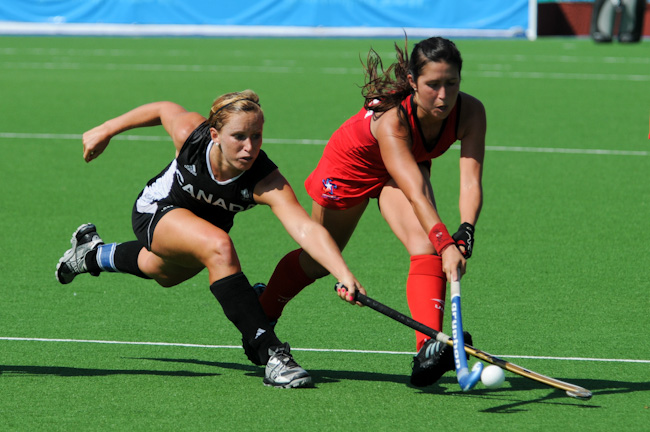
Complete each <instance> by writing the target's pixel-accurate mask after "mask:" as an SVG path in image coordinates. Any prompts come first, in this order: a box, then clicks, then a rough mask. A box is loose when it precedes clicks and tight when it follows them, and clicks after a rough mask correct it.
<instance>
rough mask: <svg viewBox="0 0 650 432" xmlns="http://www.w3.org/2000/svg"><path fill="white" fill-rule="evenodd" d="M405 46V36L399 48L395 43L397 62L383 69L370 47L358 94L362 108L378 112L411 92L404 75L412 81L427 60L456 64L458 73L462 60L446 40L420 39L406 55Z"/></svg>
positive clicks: (387, 108) (452, 44)
mask: <svg viewBox="0 0 650 432" xmlns="http://www.w3.org/2000/svg"><path fill="white" fill-rule="evenodd" d="M407 49H408V39H407V38H405V40H404V49H403V50H402V49H401V48H400V47H398V46H397V44H395V51H396V58H397V61H396V62H395V63H393V64H391V65H390V66H389V67H388V69H386V70H384V65H383V64H382V61H381V58H380V57H379V54H377V52H376V51H375V50H374V49H370V52H369V53H368V59H367V60H366V64H364V65H363V66H364V70H365V74H366V83H365V85H364V86H363V88H362V90H361V94H362V95H363V97H364V98H365V100H366V101H365V103H364V107H365V108H370V109H372V110H373V111H374V112H378V113H381V112H385V111H388V110H389V109H391V108H393V107H396V106H397V105H399V104H400V103H401V102H402V101H403V100H404V99H405V98H406V97H407V96H408V95H409V94H411V93H412V92H413V89H412V88H411V86H410V84H409V82H408V75H409V74H410V75H411V76H412V77H413V80H414V81H417V79H418V77H419V76H420V73H421V72H422V68H423V67H424V66H425V65H426V64H427V63H429V62H443V61H444V62H446V63H449V64H450V65H453V66H456V67H457V68H458V73H459V74H460V70H461V68H462V66H463V59H462V58H461V56H460V51H458V48H456V45H455V44H454V43H453V42H452V41H450V40H449V39H445V38H441V37H432V38H429V39H425V40H423V41H420V42H419V43H417V44H416V45H415V47H413V51H412V52H411V57H410V58H409V56H408V54H407V52H408V51H407ZM376 101H378V102H376ZM371 106H372V107H371Z"/></svg>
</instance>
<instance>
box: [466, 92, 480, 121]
mask: <svg viewBox="0 0 650 432" xmlns="http://www.w3.org/2000/svg"><path fill="white" fill-rule="evenodd" d="M461 97H462V98H463V106H462V108H461V111H462V112H461V117H464V116H465V115H468V116H470V117H471V116H476V115H479V116H480V115H482V116H485V106H484V105H483V102H481V101H480V100H479V99H478V98H476V97H474V96H472V95H471V94H468V93H463V92H461Z"/></svg>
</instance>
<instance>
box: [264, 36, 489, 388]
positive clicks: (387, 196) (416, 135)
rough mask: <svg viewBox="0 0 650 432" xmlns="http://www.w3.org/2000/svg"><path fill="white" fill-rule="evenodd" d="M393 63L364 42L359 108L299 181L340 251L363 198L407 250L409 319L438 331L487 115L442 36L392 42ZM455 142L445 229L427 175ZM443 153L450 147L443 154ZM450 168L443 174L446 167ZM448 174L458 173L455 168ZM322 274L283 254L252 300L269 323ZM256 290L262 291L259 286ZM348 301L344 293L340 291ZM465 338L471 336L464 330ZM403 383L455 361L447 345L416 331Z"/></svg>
mask: <svg viewBox="0 0 650 432" xmlns="http://www.w3.org/2000/svg"><path fill="white" fill-rule="evenodd" d="M395 48H396V51H397V61H396V62H395V63H394V64H392V65H391V66H390V67H389V68H388V69H387V70H384V68H383V64H382V61H381V58H380V57H379V56H378V55H377V53H376V52H375V51H374V50H370V53H369V55H368V60H367V63H366V65H365V69H366V83H365V86H364V87H363V92H362V93H363V96H364V98H365V104H364V107H363V108H362V109H361V110H360V111H359V112H358V113H357V114H356V115H354V116H352V117H351V118H349V119H348V120H347V121H346V122H345V123H344V124H343V125H342V126H341V127H340V128H339V129H338V130H336V131H335V132H334V134H333V135H332V137H331V138H330V140H329V142H328V144H327V145H326V146H325V150H324V152H323V155H322V157H321V159H320V162H319V163H318V165H317V167H316V169H315V170H314V171H313V172H312V173H311V175H310V176H309V177H308V178H307V180H306V181H305V186H306V189H307V192H308V193H309V195H310V196H311V198H312V199H313V203H312V219H314V220H315V221H318V222H319V223H321V224H322V225H323V226H325V228H327V230H328V231H329V232H330V233H331V234H332V237H333V238H334V239H335V240H336V242H337V243H338V246H339V248H341V249H343V248H344V247H345V245H346V244H347V243H348V240H349V239H350V237H351V235H352V233H353V231H354V230H355V227H356V226H357V223H358V222H359V220H360V218H361V215H362V214H363V212H364V210H365V209H366V207H367V205H368V203H369V201H370V200H371V199H376V200H377V204H378V206H379V209H380V211H381V214H382V216H383V217H384V219H385V220H386V222H387V223H388V225H389V226H390V228H391V229H392V231H393V232H394V234H395V235H396V236H397V238H398V239H399V240H400V241H401V242H402V243H403V244H404V246H405V248H406V250H407V252H408V253H409V255H410V269H409V272H408V276H407V280H406V296H407V299H408V305H409V309H410V311H411V315H412V316H413V318H414V319H415V320H417V321H420V322H422V323H424V324H426V325H427V326H429V327H432V328H434V329H436V330H442V323H443V314H444V305H445V295H446V282H447V281H450V280H455V279H456V278H457V277H458V275H457V271H456V269H458V268H460V270H461V274H464V273H465V269H466V260H467V259H468V258H469V257H470V256H471V255H472V250H473V247H474V227H475V225H476V222H477V220H478V217H479V212H480V210H481V206H482V202H483V193H482V181H481V178H482V170H483V159H484V152H485V133H486V115H485V109H484V107H483V104H482V103H481V102H480V101H479V100H478V99H476V98H475V97H473V96H470V95H469V94H467V93H463V92H461V91H460V84H461V68H462V58H461V55H460V52H459V51H458V49H457V48H456V45H455V44H454V43H453V42H451V41H450V40H447V39H444V38H440V37H433V38H430V39H426V40H423V41H421V42H420V43H418V44H417V45H415V47H414V48H413V50H412V52H411V55H410V57H409V56H408V54H407V51H406V50H404V51H403V50H401V49H400V48H399V47H397V45H396V46H395ZM456 141H460V161H459V165H460V196H459V211H460V227H459V228H458V230H457V231H456V232H455V233H454V234H453V235H450V234H449V232H448V230H447V227H446V226H445V224H444V223H443V221H442V220H441V218H440V215H439V214H438V211H437V207H436V201H435V199H434V193H433V190H434V188H433V187H432V184H431V180H430V173H431V170H432V169H436V167H435V165H433V166H432V159H435V158H437V157H439V156H441V155H442V154H443V153H445V152H446V151H447V150H448V149H449V147H450V146H451V145H452V144H453V143H454V142H456ZM452 154H455V153H454V152H452ZM450 175H451V173H450ZM454 175H458V174H457V173H455V174H454ZM325 275H327V270H326V269H324V268H323V267H322V266H321V265H320V264H318V263H317V262H316V261H315V260H314V259H313V257H311V256H310V255H309V254H308V252H306V251H303V250H301V249H298V250H294V251H292V252H290V253H289V254H287V255H286V256H285V257H284V258H283V259H282V260H281V261H280V263H279V264H278V265H277V267H276V269H275V271H274V273H273V275H272V277H271V278H270V280H269V282H268V284H267V286H266V288H265V289H264V290H263V292H262V294H261V296H260V302H261V303H262V306H263V308H264V311H265V313H266V314H267V316H268V318H269V320H271V321H272V322H273V321H277V319H278V318H279V317H280V315H281V314H282V310H283V308H284V306H285V305H286V304H287V302H288V301H289V300H290V299H291V298H293V297H294V296H295V295H296V294H298V293H299V292H300V291H301V290H302V289H303V288H304V287H306V286H308V285H309V284H311V283H312V282H313V281H314V280H315V279H318V278H321V277H323V276H325ZM260 291H262V290H261V289H260ZM339 296H340V297H342V298H347V299H348V300H350V298H351V297H350V293H348V292H346V291H345V290H340V291H339ZM465 340H466V341H467V343H469V344H471V343H472V341H471V337H470V335H466V339H465ZM416 350H417V352H418V353H417V355H416V356H415V357H414V360H413V372H412V375H411V383H412V384H413V385H415V386H426V385H430V384H433V383H434V382H436V381H437V380H438V379H439V378H440V377H441V376H442V374H444V373H445V372H446V371H448V370H453V369H454V361H453V354H452V350H451V348H450V347H448V346H446V345H444V346H442V345H441V344H440V343H438V342H436V341H435V340H433V339H428V337H427V336H425V335H424V334H421V333H417V332H416Z"/></svg>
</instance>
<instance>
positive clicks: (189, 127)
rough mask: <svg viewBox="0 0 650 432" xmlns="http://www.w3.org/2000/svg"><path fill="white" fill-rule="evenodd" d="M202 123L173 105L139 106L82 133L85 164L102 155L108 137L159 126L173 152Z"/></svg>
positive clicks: (181, 108) (158, 103)
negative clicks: (136, 129) (161, 126)
mask: <svg viewBox="0 0 650 432" xmlns="http://www.w3.org/2000/svg"><path fill="white" fill-rule="evenodd" d="M203 121H205V118H204V117H203V116H201V115H200V114H197V113H192V112H188V111H186V110H185V108H183V107H182V106H180V105H178V104H175V103H173V102H153V103H149V104H146V105H141V106H139V107H137V108H134V109H132V110H131V111H129V112H127V113H124V114H122V115H120V116H118V117H115V118H113V119H110V120H107V121H106V122H104V123H102V124H101V125H99V126H96V127H94V128H92V129H90V130H89V131H87V132H85V133H84V134H83V156H84V160H85V161H86V162H90V161H91V160H93V159H95V158H97V157H98V156H99V155H100V154H102V153H103V152H104V150H105V149H106V147H107V146H108V143H109V142H110V140H111V138H112V137H114V136H115V135H117V134H120V133H122V132H124V131H127V130H129V129H135V128H140V127H147V126H158V125H163V127H164V128H165V130H166V131H167V133H168V134H169V135H170V136H171V137H172V140H173V141H174V146H175V147H176V152H177V153H178V151H179V150H180V148H181V147H182V146H183V143H184V142H185V140H186V139H187V137H188V136H189V135H190V133H192V131H193V130H194V129H196V127H197V126H198V125H199V124H201V123H202V122H203Z"/></svg>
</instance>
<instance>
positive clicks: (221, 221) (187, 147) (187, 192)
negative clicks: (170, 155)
mask: <svg viewBox="0 0 650 432" xmlns="http://www.w3.org/2000/svg"><path fill="white" fill-rule="evenodd" d="M213 145H214V143H213V142H212V138H211V137H210V126H209V125H208V124H207V122H205V123H203V124H201V125H200V126H199V127H197V128H196V129H195V130H194V131H193V132H192V134H191V135H190V136H189V138H188V139H187V141H185V143H184V144H183V147H182V148H181V151H180V152H179V154H178V156H177V157H176V159H174V160H173V161H172V162H171V163H170V164H169V165H168V166H167V167H166V168H165V169H164V170H163V171H162V172H161V173H160V174H158V175H157V176H156V177H154V178H152V179H151V180H150V181H149V182H148V183H147V186H146V187H145V188H144V190H143V191H142V193H141V194H140V196H139V197H138V200H137V202H136V209H137V211H138V212H140V213H151V214H154V213H156V211H157V210H158V209H164V208H165V207H166V206H175V207H182V208H185V209H188V210H190V211H191V212H193V213H194V214H195V215H197V216H198V217H200V218H202V219H205V220H207V221H208V222H210V223H212V224H213V225H216V226H218V227H219V228H221V229H223V230H224V231H226V232H228V231H229V230H230V228H232V225H233V219H234V217H235V215H236V214H237V213H239V212H241V211H244V210H248V209H250V208H252V207H254V206H255V205H256V203H255V201H254V199H253V190H254V189H255V185H257V183H258V182H259V181H260V180H262V179H263V178H264V177H266V176H267V175H269V174H270V173H271V172H273V171H274V170H276V169H277V166H276V165H275V164H274V163H273V162H272V161H271V160H270V159H269V157H268V156H267V155H266V153H265V152H264V151H262V150H260V153H259V155H258V156H257V159H256V160H255V162H254V163H253V165H252V166H251V168H250V169H249V170H247V171H244V172H243V173H242V174H240V175H239V176H237V177H235V178H232V179H230V180H226V181H224V182H220V181H217V180H216V179H215V178H214V176H213V174H212V169H211V167H210V159H209V155H210V149H211V148H212V146H213Z"/></svg>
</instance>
